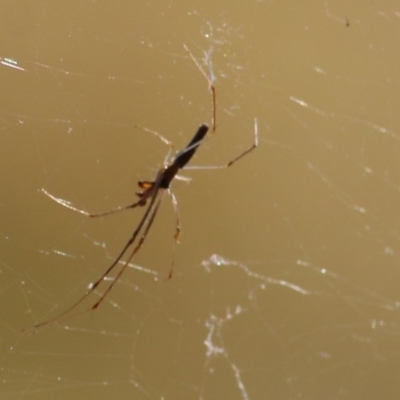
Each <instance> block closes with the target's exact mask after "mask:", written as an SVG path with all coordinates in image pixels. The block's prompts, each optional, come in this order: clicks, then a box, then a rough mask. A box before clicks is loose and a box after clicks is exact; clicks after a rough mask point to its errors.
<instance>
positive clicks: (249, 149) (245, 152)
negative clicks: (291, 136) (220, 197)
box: [185, 119, 258, 170]
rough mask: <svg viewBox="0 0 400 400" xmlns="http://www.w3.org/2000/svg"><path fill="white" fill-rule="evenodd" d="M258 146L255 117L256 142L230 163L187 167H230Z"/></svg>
mask: <svg viewBox="0 0 400 400" xmlns="http://www.w3.org/2000/svg"><path fill="white" fill-rule="evenodd" d="M257 147H258V123H257V119H254V142H253V144H252V145H251V146H250V147H249V148H248V149H247V150H245V151H243V152H242V153H240V154H239V155H238V156H236V157H235V158H234V159H232V160H231V161H229V162H228V163H226V164H224V165H206V166H201V165H200V166H188V167H185V169H188V170H189V169H194V170H195V169H222V168H228V167H230V166H231V165H233V164H235V163H236V162H237V161H239V160H240V159H241V158H243V157H244V156H245V155H247V154H249V153H250V152H252V151H253V150H254V149H256V148H257Z"/></svg>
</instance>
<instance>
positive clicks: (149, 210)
mask: <svg viewBox="0 0 400 400" xmlns="http://www.w3.org/2000/svg"><path fill="white" fill-rule="evenodd" d="M162 176H163V175H162V173H161V172H159V173H158V175H157V178H156V181H155V183H154V186H153V188H152V191H151V192H150V193H149V196H150V195H151V200H150V203H149V205H148V207H147V209H146V212H145V213H144V215H143V217H142V219H141V220H140V222H139V224H138V226H137V227H136V229H135V231H134V232H133V234H132V236H131V238H130V239H129V240H128V242H127V243H126V245H125V246H124V248H123V249H122V251H121V252H120V253H119V255H118V257H117V258H116V259H115V260H114V262H113V263H112V264H111V265H110V266H109V267H108V268H107V270H106V271H105V272H104V273H103V274H102V275H101V276H100V278H98V279H97V280H96V281H95V282H94V283H92V284H91V285H90V286H89V288H88V290H87V291H86V293H85V294H84V295H83V296H82V297H80V298H79V299H78V300H77V301H76V302H75V303H73V304H72V305H71V306H70V307H69V308H67V309H66V310H65V311H63V312H62V313H61V314H58V315H56V316H55V317H53V318H50V319H48V320H46V321H44V322H40V323H38V324H36V325H35V326H34V328H36V329H37V328H40V327H43V326H45V325H49V324H52V323H54V322H57V321H61V320H63V317H64V316H66V315H68V314H69V313H70V312H71V311H73V310H74V309H75V308H76V307H77V306H78V305H79V304H81V303H82V302H83V301H84V300H85V299H86V298H87V297H88V296H89V295H90V294H91V293H92V292H93V291H94V290H95V289H96V288H97V287H98V286H99V285H100V283H101V282H103V281H104V279H105V278H106V277H107V276H108V275H109V274H110V273H111V272H112V270H113V269H114V267H115V266H116V265H117V264H118V263H119V261H120V260H121V258H122V257H123V256H124V254H125V253H126V252H127V250H128V249H129V247H130V246H131V245H132V244H133V243H134V242H135V240H136V237H137V235H138V234H139V232H140V231H141V229H142V227H143V225H144V224H145V222H146V220H147V218H148V217H149V215H150V214H151V215H150V219H149V222H148V223H147V226H146V229H145V231H144V233H143V235H142V237H141V239H140V241H139V243H138V245H137V246H136V247H135V249H134V251H133V252H132V254H131V255H130V256H129V258H128V260H127V261H126V262H125V263H124V266H123V268H122V269H121V271H120V272H119V273H118V274H117V275H116V278H114V280H113V282H112V283H111V284H110V285H109V287H108V288H107V289H106V290H105V292H104V293H103V294H102V295H101V297H100V300H98V301H97V302H96V303H95V304H94V305H93V306H91V307H90V308H89V309H87V310H84V311H82V312H81V313H78V315H79V314H82V313H84V312H87V311H90V310H94V309H96V308H97V307H98V306H99V305H100V303H101V302H102V301H103V300H104V298H105V296H106V295H107V294H108V292H109V291H110V290H111V289H112V287H113V286H114V285H115V282H116V281H117V280H118V279H119V277H120V276H121V275H122V272H123V271H124V270H125V269H126V267H127V265H128V264H129V262H130V260H131V259H132V257H133V256H134V254H136V253H137V252H138V251H139V249H140V247H141V246H142V244H143V241H144V239H145V238H146V236H147V232H148V231H149V229H150V227H151V225H152V224H153V221H154V218H155V215H156V214H157V210H158V207H159V204H160V201H161V199H159V200H158V202H157V205H156V207H155V208H154V203H155V201H156V199H157V196H158V191H159V187H160V182H161V179H162ZM50 196H52V195H50ZM60 204H63V203H60ZM67 208H69V207H67ZM153 208H154V209H153ZM149 225H150V226H149Z"/></svg>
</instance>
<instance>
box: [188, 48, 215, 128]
mask: <svg viewBox="0 0 400 400" xmlns="http://www.w3.org/2000/svg"><path fill="white" fill-rule="evenodd" d="M183 47H184V49H185V50H186V52H187V53H188V54H189V57H190V58H191V59H192V60H193V62H194V63H195V64H196V67H197V68H198V69H199V71H200V72H201V73H202V75H203V76H204V78H206V80H207V82H208V88H209V89H210V92H211V104H212V116H211V127H212V129H211V133H214V132H215V130H216V129H217V102H216V94H215V87H214V83H213V82H212V80H211V79H210V77H209V76H208V75H207V74H206V72H205V71H204V69H203V67H202V66H201V65H200V63H199V62H198V61H197V59H196V58H195V56H194V55H193V54H192V53H191V51H190V50H189V48H188V47H187V46H186V44H183Z"/></svg>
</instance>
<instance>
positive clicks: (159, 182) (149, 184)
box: [34, 45, 258, 328]
mask: <svg viewBox="0 0 400 400" xmlns="http://www.w3.org/2000/svg"><path fill="white" fill-rule="evenodd" d="M183 46H184V49H185V50H186V52H187V53H188V55H189V56H190V58H191V59H192V60H193V62H194V63H195V65H196V67H197V69H198V70H199V71H200V72H201V74H202V75H203V76H204V77H205V78H206V80H207V82H208V86H209V90H210V93H211V100H212V116H211V133H214V132H215V130H216V92H215V87H214V84H213V82H212V81H211V79H210V78H209V77H208V76H207V74H206V72H205V71H204V69H203V68H202V66H201V65H200V63H199V62H198V61H197V59H196V58H195V57H194V55H193V54H192V53H191V52H190V50H189V49H188V47H187V46H186V45H183ZM138 128H141V127H138ZM141 129H143V130H145V131H146V132H149V133H151V134H154V135H156V136H157V137H158V138H159V139H160V140H162V141H163V142H165V143H166V144H168V145H169V146H170V148H172V144H171V142H170V141H169V140H167V139H166V138H164V137H163V136H162V135H161V134H159V133H158V132H155V131H152V130H150V129H147V128H141ZM209 130H210V128H209V126H208V125H207V124H201V125H200V126H199V128H198V129H197V131H196V133H195V134H194V136H193V138H192V139H191V141H190V142H189V143H188V145H187V146H186V147H185V148H184V149H183V150H181V151H179V152H178V153H177V154H176V155H175V156H174V157H173V158H172V160H170V161H169V162H167V160H168V158H169V157H168V156H167V160H166V161H165V162H164V166H163V167H162V168H160V170H159V171H158V172H157V174H156V176H155V179H154V180H153V181H139V182H138V186H139V188H140V191H139V192H137V193H136V195H137V196H138V198H139V199H138V200H137V201H135V202H134V203H132V204H129V205H127V206H122V207H118V208H116V209H113V210H109V211H106V212H102V213H96V214H92V213H90V212H87V211H85V210H81V209H79V208H76V207H74V206H72V205H71V204H70V203H69V202H68V201H66V200H63V199H60V198H57V197H55V196H53V195H52V194H50V193H49V192H47V191H46V190H45V189H42V192H43V193H44V194H45V195H46V196H48V197H49V198H50V199H52V200H53V201H55V202H57V203H58V204H60V205H62V206H64V207H66V208H68V209H70V210H72V211H75V212H77V213H80V214H83V215H85V216H87V217H90V218H98V217H103V216H106V215H110V214H114V213H117V212H120V211H124V210H128V209H131V208H136V207H144V206H146V205H147V208H146V210H145V212H144V214H143V216H142V218H141V220H140V221H139V223H138V225H137V226H136V228H135V230H134V231H133V233H132V235H131V237H130V238H129V239H128V241H127V243H126V244H125V246H124V247H123V249H122V250H121V252H120V253H119V255H118V256H117V257H116V259H115V260H114V261H113V263H112V264H111V265H110V266H109V267H108V268H107V269H106V270H105V272H104V273H103V274H102V275H101V276H100V277H99V278H98V279H97V280H96V281H95V282H93V283H91V284H90V285H89V287H88V289H87V290H86V292H85V293H84V294H83V295H82V296H81V297H80V298H79V299H78V300H77V301H75V302H74V303H73V304H72V305H71V306H70V307H68V308H67V309H66V310H65V311H63V312H62V313H60V314H58V315H56V316H55V317H52V318H50V319H48V320H46V321H43V322H39V323H37V324H36V325H34V328H40V327H43V326H45V325H49V324H53V323H57V322H59V321H61V320H64V319H66V318H68V316H69V314H70V312H71V311H73V310H74V309H75V308H76V307H77V306H78V305H79V304H81V303H82V302H83V300H85V299H86V298H87V297H88V296H89V295H90V294H91V293H92V292H93V291H95V290H96V289H97V288H98V286H99V285H100V284H101V283H102V282H103V281H107V280H108V279H107V278H109V275H110V273H111V272H112V271H113V270H114V268H116V267H117V266H118V265H119V264H120V261H121V260H122V259H123V257H124V256H125V254H126V253H127V252H128V250H129V249H130V248H131V246H134V247H133V249H132V250H131V252H130V253H129V255H128V257H127V258H126V260H124V261H123V262H122V266H121V269H120V270H119V271H118V273H116V275H115V277H114V278H112V280H111V281H110V283H109V284H108V286H107V287H106V288H105V289H104V291H103V292H102V293H101V294H100V296H99V298H98V299H97V300H96V302H95V303H94V304H93V305H92V306H91V307H90V308H88V309H86V310H84V311H82V313H83V312H87V311H90V310H95V309H97V308H98V307H99V305H100V304H101V303H102V302H103V300H104V299H105V298H106V296H107V295H108V293H109V292H110V291H111V289H112V288H113V287H114V286H115V284H116V283H117V282H118V280H119V278H120V277H121V275H122V274H123V273H124V271H125V270H126V268H127V267H128V265H129V263H130V262H131V260H132V259H133V257H134V256H135V254H136V253H137V252H138V251H139V250H140V249H141V247H142V246H143V243H144V242H145V240H146V237H147V235H148V233H149V231H150V229H151V227H152V225H153V223H154V220H155V218H156V216H157V212H158V210H159V207H160V204H161V200H162V199H163V195H164V194H165V192H167V193H168V194H169V195H170V197H171V200H172V204H173V206H174V210H175V214H176V225H175V234H174V249H173V256H172V262H171V267H170V271H169V274H168V279H170V278H171V277H172V274H173V269H174V263H175V249H176V245H177V244H178V240H179V234H180V230H181V228H180V219H179V213H178V203H177V199H176V197H175V195H174V194H173V193H172V192H171V189H170V185H171V182H172V181H173V180H174V178H175V177H176V176H177V174H178V172H179V170H181V169H183V168H184V167H185V166H186V164H187V163H188V162H189V161H190V160H191V158H192V157H193V155H194V154H195V152H196V151H197V149H198V148H199V146H200V144H201V143H202V142H203V140H204V139H205V138H206V136H207V133H208V132H209ZM257 146H258V126H257V120H256V119H255V120H254V142H253V144H252V145H251V146H250V147H249V148H248V149H247V150H245V151H244V152H242V153H240V154H239V155H238V156H236V157H235V158H233V159H232V160H231V161H229V162H228V163H226V164H225V165H220V166H210V167H203V168H210V169H218V168H228V167H230V166H232V165H233V164H235V163H236V162H237V161H239V160H240V159H241V158H242V157H244V156H245V155H247V154H248V153H250V152H251V151H253V150H254V149H255V148H256V147H257ZM200 168H201V167H200ZM160 192H162V193H161V195H160ZM135 243H136V244H135Z"/></svg>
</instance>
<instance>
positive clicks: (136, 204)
mask: <svg viewBox="0 0 400 400" xmlns="http://www.w3.org/2000/svg"><path fill="white" fill-rule="evenodd" d="M41 191H42V193H44V194H45V195H46V196H47V197H50V199H52V200H53V201H55V202H56V203H58V204H60V205H62V206H63V207H66V208H68V209H70V210H72V211H75V212H77V213H79V214H82V215H85V216H86V217H90V218H97V217H104V216H106V215H110V214H114V213H117V212H120V211H124V210H128V209H130V208H135V207H137V206H139V205H141V204H142V202H143V200H142V199H140V200H138V201H136V202H135V203H132V204H129V205H127V206H122V207H117V208H114V209H112V210H109V211H105V212H101V213H95V214H93V213H90V212H88V211H85V210H82V209H80V208H77V207H74V206H73V205H71V204H70V202H68V201H67V200H64V199H60V198H59V197H56V196H53V195H52V194H51V193H49V192H48V191H47V190H46V189H43V188H42V190H41Z"/></svg>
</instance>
